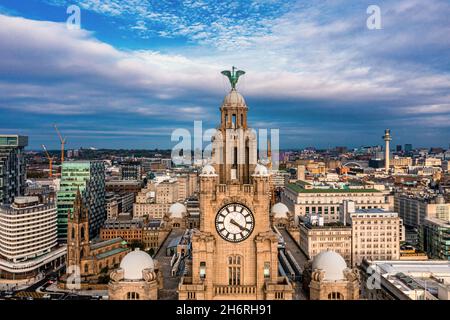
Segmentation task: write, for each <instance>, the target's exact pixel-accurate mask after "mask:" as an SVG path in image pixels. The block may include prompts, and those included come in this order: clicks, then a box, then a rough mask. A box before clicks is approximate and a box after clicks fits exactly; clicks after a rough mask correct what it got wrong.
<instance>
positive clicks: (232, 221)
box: [230, 219, 248, 231]
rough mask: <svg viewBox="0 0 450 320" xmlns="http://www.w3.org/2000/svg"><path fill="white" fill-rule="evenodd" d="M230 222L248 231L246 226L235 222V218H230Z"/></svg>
mask: <svg viewBox="0 0 450 320" xmlns="http://www.w3.org/2000/svg"><path fill="white" fill-rule="evenodd" d="M230 223H231V224H234V225H235V226H236V227H238V228H239V229H241V230H242V231H246V230H247V231H248V229H247V228H245V227H243V226H241V225H240V224H239V223H237V222H236V220H234V219H231V220H230Z"/></svg>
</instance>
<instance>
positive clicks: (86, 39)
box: [0, 0, 450, 148]
mask: <svg viewBox="0 0 450 320" xmlns="http://www.w3.org/2000/svg"><path fill="white" fill-rule="evenodd" d="M71 4H76V5H78V6H79V7H80V9H81V29H80V30H70V29H68V28H67V26H66V23H65V21H66V19H67V17H68V14H67V13H66V9H67V7H68V6H69V5H71ZM372 4H376V5H378V6H379V7H380V8H381V19H382V20H381V23H382V29H381V30H369V29H368V28H367V27H366V20H367V18H368V16H369V15H368V14H367V13H366V9H367V7H368V6H369V5H372ZM449 34H450V3H449V1H447V0H429V1H423V0H395V1H394V0H392V1H364V0H363V1H349V0H332V1H331V0H330V1H325V0H317V1H306V0H301V1H286V0H279V1H278V0H247V1H213V0H184V1H183V0H178V1H163V0H158V1H138V0H121V1H119V0H105V1H99V0H73V1H70V2H68V1H60V0H41V1H36V0H27V1H12V0H0V48H2V50H1V51H0V92H1V94H0V133H20V134H26V135H29V136H30V147H31V148H38V147H39V146H40V144H42V143H44V144H46V145H48V147H49V148H57V147H58V140H57V137H56V134H55V132H54V130H53V127H52V124H53V123H58V125H59V127H60V129H61V131H62V132H63V133H64V134H65V135H67V136H68V138H67V146H68V148H77V147H80V146H84V147H89V146H94V147H111V148H154V147H158V148H170V147H172V146H174V144H175V142H172V141H171V140H170V135H171V132H172V131H173V130H174V129H176V128H186V129H188V130H191V131H193V121H194V120H202V121H203V127H204V128H211V127H215V126H216V125H217V123H218V121H219V110H218V108H219V107H220V104H221V102H222V99H223V97H224V96H225V95H226V93H227V91H228V90H229V84H228V83H227V80H226V79H225V78H224V77H223V76H222V75H221V74H220V71H221V70H223V69H229V68H230V67H231V66H232V65H236V66H237V67H239V68H241V69H244V70H246V71H247V74H246V75H245V76H244V77H242V78H241V80H240V82H239V84H238V89H239V91H240V92H241V93H242V94H243V95H244V97H245V98H246V101H247V104H248V105H249V108H250V112H249V121H250V123H251V125H252V126H253V127H255V128H268V129H270V128H275V129H279V130H280V144H281V147H282V148H294V147H306V146H316V147H332V146H336V145H347V146H360V145H374V144H381V143H382V140H381V136H382V134H383V130H384V129H385V128H390V129H391V131H392V134H393V142H392V144H393V145H395V144H405V143H412V144H413V145H414V146H444V147H448V145H449V143H450V36H449Z"/></svg>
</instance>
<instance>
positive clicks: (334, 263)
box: [312, 250, 347, 281]
mask: <svg viewBox="0 0 450 320" xmlns="http://www.w3.org/2000/svg"><path fill="white" fill-rule="evenodd" d="M314 269H321V270H323V271H324V272H325V277H324V280H328V281H338V280H344V279H345V277H344V270H345V269H347V264H346V263H345V260H344V258H342V256H341V255H340V254H339V253H337V252H334V251H331V250H328V251H323V252H321V253H319V254H318V255H317V256H315V257H314V260H313V263H312V270H313V271H314Z"/></svg>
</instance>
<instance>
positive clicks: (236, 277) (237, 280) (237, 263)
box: [228, 255, 242, 286]
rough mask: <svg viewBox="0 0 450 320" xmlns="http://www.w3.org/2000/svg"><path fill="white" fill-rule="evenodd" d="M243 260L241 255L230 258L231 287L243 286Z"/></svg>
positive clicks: (229, 279) (229, 282)
mask: <svg viewBox="0 0 450 320" xmlns="http://www.w3.org/2000/svg"><path fill="white" fill-rule="evenodd" d="M241 260H242V259H241V256H239V255H231V256H229V257H228V284H229V285H230V286H239V285H241Z"/></svg>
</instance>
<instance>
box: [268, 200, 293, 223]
mask: <svg viewBox="0 0 450 320" xmlns="http://www.w3.org/2000/svg"><path fill="white" fill-rule="evenodd" d="M270 213H272V214H273V217H274V218H275V219H283V218H285V219H287V218H288V216H289V209H288V207H286V205H285V204H284V203H281V202H278V203H275V204H274V205H273V206H272V209H271V210H270Z"/></svg>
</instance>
